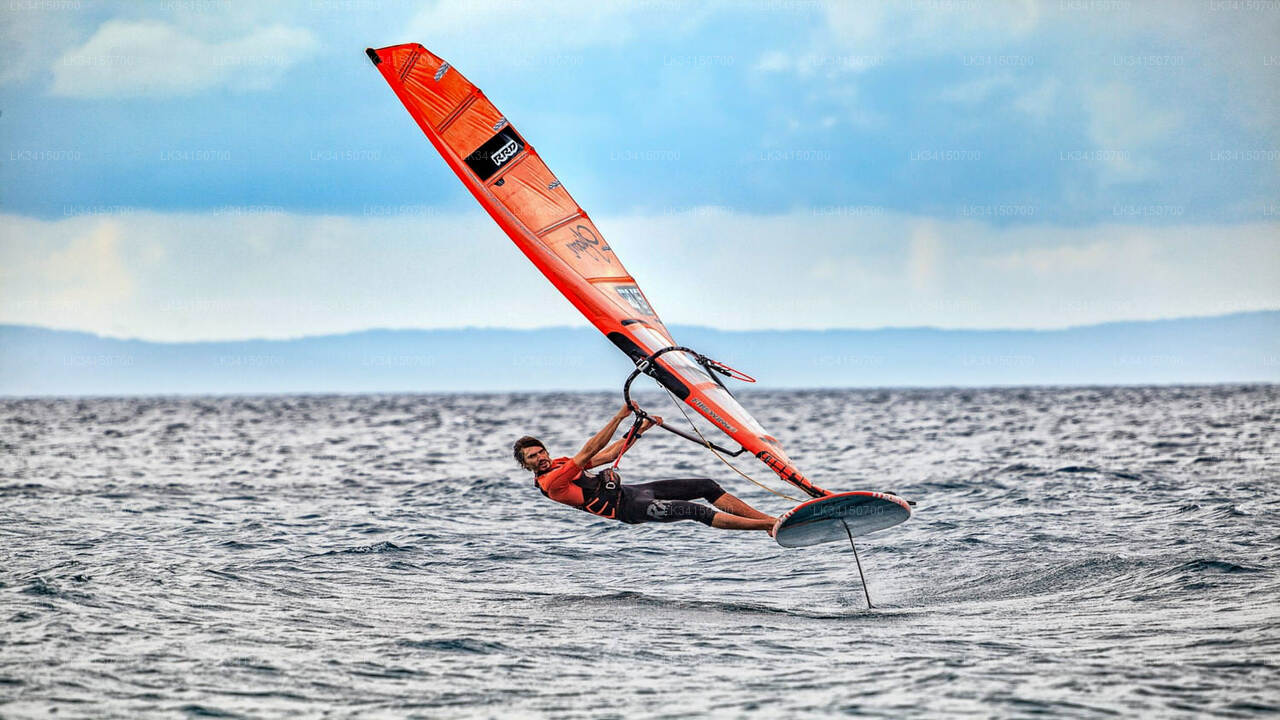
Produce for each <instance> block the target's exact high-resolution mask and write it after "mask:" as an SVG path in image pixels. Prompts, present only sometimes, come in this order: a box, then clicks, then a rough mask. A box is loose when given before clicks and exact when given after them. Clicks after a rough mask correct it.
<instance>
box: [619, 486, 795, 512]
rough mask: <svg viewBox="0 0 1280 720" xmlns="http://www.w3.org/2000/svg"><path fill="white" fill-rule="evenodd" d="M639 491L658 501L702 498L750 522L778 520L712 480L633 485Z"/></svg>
mask: <svg viewBox="0 0 1280 720" xmlns="http://www.w3.org/2000/svg"><path fill="white" fill-rule="evenodd" d="M632 487H634V488H637V489H643V490H645V491H648V492H651V493H653V496H654V497H655V498H657V499H658V500H696V499H698V498H702V499H703V500H706V501H707V502H709V503H711V504H712V505H715V506H716V507H717V508H719V509H720V510H723V511H724V512H725V513H728V514H730V515H737V516H738V517H742V518H747V519H750V520H776V519H777V518H774V517H772V516H770V515H766V514H764V513H762V512H760V511H759V510H756V509H755V508H753V507H751V506H750V505H748V504H746V503H745V502H743V501H742V500H739V499H738V498H736V497H734V496H732V495H730V494H729V493H727V492H725V490H724V488H722V487H720V485H719V484H718V483H717V482H716V481H715V480H711V479H710V478H684V479H679V480H657V481H654V482H649V483H644V484H643V485H633V486H632Z"/></svg>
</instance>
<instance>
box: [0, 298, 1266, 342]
mask: <svg viewBox="0 0 1280 720" xmlns="http://www.w3.org/2000/svg"><path fill="white" fill-rule="evenodd" d="M1266 313H1280V307H1276V308H1263V309H1257V310H1235V311H1231V312H1225V313H1216V314H1211V315H1180V316H1174V317H1160V318H1139V319H1133V318H1131V319H1121V320H1105V321H1102V322H1096V323H1087V324H1082V325H1063V326H1060V327H940V326H937V325H879V326H873V327H826V328H806V327H793V328H776V327H773V328H720V327H715V326H712V325H699V324H693V323H670V324H667V323H664V325H666V326H667V327H669V328H688V329H691V330H710V331H713V332H721V333H786V332H802V333H828V332H885V331H894V330H914V331H933V332H984V333H997V332H1067V331H1071V330H1082V329H1087V328H1100V327H1107V326H1112V325H1132V324H1143V323H1161V322H1179V321H1186V320H1216V319H1224V318H1229V317H1235V316H1241V315H1262V314H1266ZM0 328H23V329H33V330H45V331H49V332H64V333H78V334H82V335H92V336H94V337H96V338H101V339H105V340H117V341H121V342H145V343H153V344H164V345H195V344H201V343H239V342H294V341H298V340H310V339H317V338H331V337H342V336H349V335H360V334H363V333H371V332H465V331H481V332H483V331H500V332H501V331H505V332H527V333H533V332H545V331H549V330H591V329H594V327H593V326H592V325H590V324H587V323H585V322H584V323H583V324H582V325H541V326H538V327H530V328H523V327H510V326H503V325H461V326H450V327H385V326H371V327H367V328H362V329H359V330H335V331H333V332H327V333H315V334H307V335H290V336H281V337H261V336H259V337H238V338H205V339H199V340H155V339H150V338H145V337H140V336H125V335H116V334H112V333H104V332H98V331H94V330H84V329H80V328H68V327H51V326H48V325H34V324H30V323H15V322H0Z"/></svg>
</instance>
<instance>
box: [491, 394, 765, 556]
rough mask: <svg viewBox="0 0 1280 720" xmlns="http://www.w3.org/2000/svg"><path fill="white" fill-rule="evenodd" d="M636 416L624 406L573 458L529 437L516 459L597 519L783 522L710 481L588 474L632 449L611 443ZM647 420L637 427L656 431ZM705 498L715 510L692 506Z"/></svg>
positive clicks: (758, 526) (543, 486)
mask: <svg viewBox="0 0 1280 720" xmlns="http://www.w3.org/2000/svg"><path fill="white" fill-rule="evenodd" d="M630 415H631V408H629V407H627V406H623V408H622V409H621V410H619V411H618V413H617V414H616V415H614V416H613V418H612V419H611V420H609V422H608V424H606V425H605V426H604V427H603V428H601V429H600V432H598V433H596V434H595V435H593V436H592V437H591V439H590V440H587V442H586V444H585V445H583V446H582V449H581V450H579V451H578V453H577V454H576V455H574V456H573V457H560V458H555V459H552V458H551V455H550V453H548V452H547V448H546V446H545V445H543V444H542V441H541V440H538V439H537V438H534V437H530V436H527V435H526V436H525V437H522V438H520V439H519V440H517V441H516V442H515V445H514V447H513V450H514V453H515V458H516V461H517V462H519V463H520V466H521V467H523V468H524V469H525V470H530V471H532V472H533V482H534V485H535V486H536V487H537V488H538V490H539V491H541V492H542V494H543V495H546V496H547V497H549V498H551V499H552V500H555V501H556V502H560V503H564V504H565V505H569V506H572V507H575V508H578V509H579V510H585V511H586V512H589V513H592V514H593V515H599V516H600V517H604V518H610V519H613V520H619V521H621V522H624V523H628V524H632V525H634V524H638V523H644V522H676V521H677V520H697V521H698V522H701V523H703V524H704V525H709V526H710V527H714V528H724V529H726V530H766V531H768V530H771V529H772V528H773V524H774V522H775V520H776V519H777V518H774V517H771V516H769V515H766V514H764V513H762V512H760V511H759V510H756V509H755V508H753V507H751V506H750V505H748V504H746V503H745V502H743V501H742V500H739V499H738V498H736V497H734V496H733V495H730V494H729V493H727V492H725V491H724V489H722V488H721V487H720V485H719V484H717V483H716V481H714V480H711V479H710V478H684V479H677V480H658V481H655V482H648V483H641V484H637V485H623V484H622V480H621V478H619V477H618V473H617V472H616V471H614V470H613V469H612V468H609V469H606V470H604V471H602V472H600V473H599V474H598V475H589V474H587V473H586V471H587V470H589V469H591V468H594V467H598V466H600V465H606V464H608V463H612V462H613V461H614V460H615V459H616V458H617V457H618V456H619V455H620V454H622V453H623V452H625V451H626V448H627V446H628V443H627V438H626V437H623V438H622V439H620V440H617V441H614V442H613V443H610V442H609V441H610V440H611V439H612V438H613V436H614V434H615V433H616V432H617V431H618V426H619V425H620V424H621V423H622V421H623V420H626V419H627V417H629V416H630ZM654 421H657V422H659V423H660V422H662V418H654V420H648V419H646V420H645V421H644V422H643V423H641V424H640V425H639V426H638V427H637V428H636V432H637V434H643V433H644V432H645V431H647V430H648V429H649V428H651V427H653V424H654ZM696 499H703V500H706V501H707V502H709V503H711V504H712V505H714V506H715V508H716V509H712V508H710V507H707V506H706V505H703V504H700V503H696V502H691V501H692V500H696Z"/></svg>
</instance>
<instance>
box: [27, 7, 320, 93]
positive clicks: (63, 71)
mask: <svg viewBox="0 0 1280 720" xmlns="http://www.w3.org/2000/svg"><path fill="white" fill-rule="evenodd" d="M318 45H319V44H318V42H317V41H316V39H315V38H314V37H313V36H312V34H311V33H310V32H309V31H307V30H302V29H298V28H291V27H285V26H282V25H273V26H270V27H264V28H261V29H258V30H255V31H253V32H251V33H249V34H248V35H245V36H243V37H240V38H236V39H231V40H224V41H220V42H216V41H209V40H205V39H202V38H199V37H196V36H194V35H191V34H188V33H186V32H183V31H182V30H179V29H178V28H177V27H175V26H173V25H171V24H169V23H165V22H159V21H150V20H149V21H127V20H111V21H108V22H105V23H103V24H102V26H101V27H99V28H98V30H97V32H95V33H94V34H93V36H92V37H90V38H89V39H88V40H87V41H86V42H85V43H84V44H83V45H81V46H79V47H77V48H73V49H71V50H68V51H67V52H65V53H63V55H62V56H61V57H60V58H59V59H58V60H57V61H56V62H55V63H54V65H53V85H52V87H51V88H50V92H51V93H52V94H54V95H61V96H66V97H80V98H121V97H136V96H182V95H192V94H195V93H198V92H202V91H205V90H209V89H211V88H216V87H228V88H231V89H234V90H241V91H245V90H264V89H267V88H270V87H272V86H274V85H275V84H276V83H277V82H278V81H279V80H280V79H281V77H283V75H284V74H285V73H286V72H287V71H288V70H289V68H291V67H293V66H294V65H296V64H297V63H299V62H301V61H303V60H305V59H307V58H308V57H309V56H311V54H312V53H314V52H315V50H316V49H317V47H318Z"/></svg>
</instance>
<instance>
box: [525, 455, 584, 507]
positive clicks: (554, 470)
mask: <svg viewBox="0 0 1280 720" xmlns="http://www.w3.org/2000/svg"><path fill="white" fill-rule="evenodd" d="M581 477H582V468H580V467H578V465H577V463H575V462H574V461H573V458H567V457H562V458H556V459H555V460H552V461H551V469H550V470H548V471H546V472H545V473H542V474H541V475H538V476H537V477H536V478H535V479H534V482H535V483H537V485H538V489H539V490H541V491H542V494H543V495H546V496H547V497H549V498H551V499H552V500H555V501H556V502H558V503H564V504H565V505H572V506H573V507H576V508H580V507H582V506H583V505H586V504H587V501H586V498H584V497H583V496H582V488H581V487H579V486H578V485H577V484H575V483H574V481H575V480H578V479H580V478H581Z"/></svg>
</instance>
